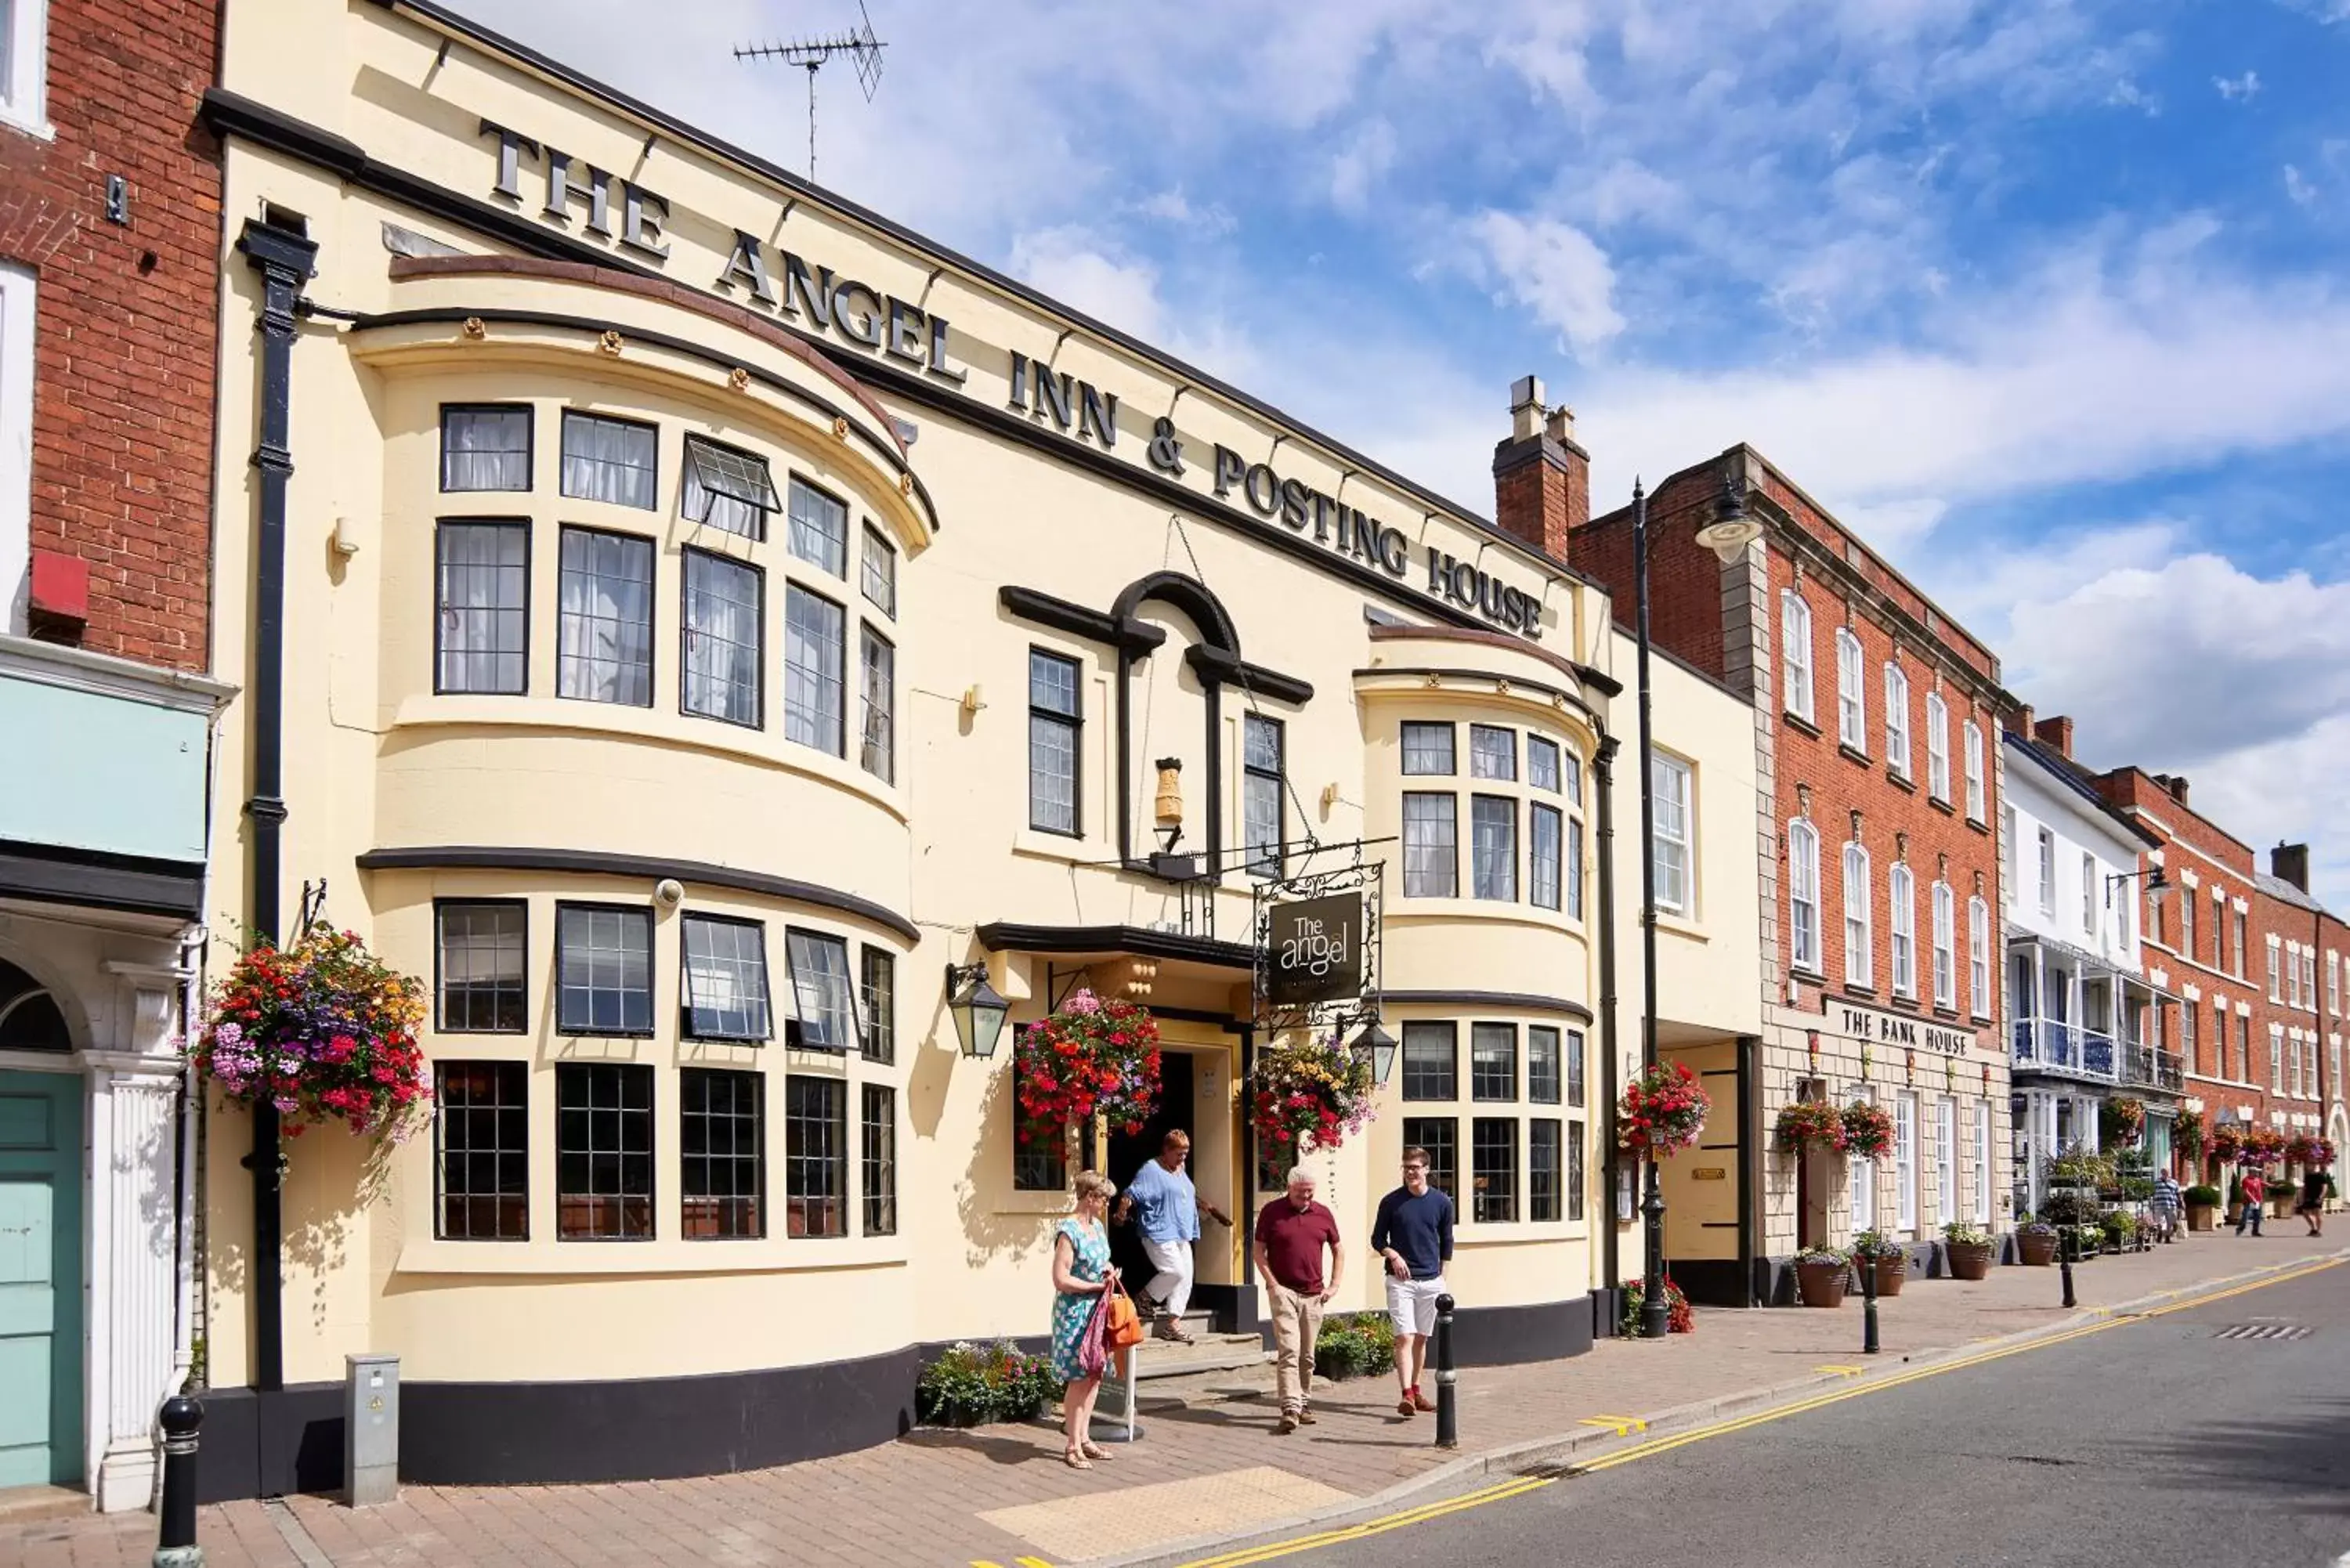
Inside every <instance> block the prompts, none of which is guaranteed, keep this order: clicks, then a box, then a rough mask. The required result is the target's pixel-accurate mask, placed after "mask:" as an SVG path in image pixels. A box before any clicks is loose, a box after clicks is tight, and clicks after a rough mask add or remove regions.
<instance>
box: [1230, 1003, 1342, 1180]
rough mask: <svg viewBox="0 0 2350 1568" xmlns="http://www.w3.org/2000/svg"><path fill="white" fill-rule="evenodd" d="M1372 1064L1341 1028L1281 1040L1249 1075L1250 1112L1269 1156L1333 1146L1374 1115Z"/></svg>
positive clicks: (1278, 1158) (1292, 1156)
mask: <svg viewBox="0 0 2350 1568" xmlns="http://www.w3.org/2000/svg"><path fill="white" fill-rule="evenodd" d="M1371 1088H1372V1084H1371V1064H1370V1063H1368V1062H1367V1061H1365V1060H1363V1059H1362V1058H1361V1057H1358V1056H1357V1055H1355V1054H1353V1053H1351V1052H1349V1051H1347V1049H1346V1048H1345V1047H1344V1046H1343V1045H1341V1044H1339V1043H1338V1037H1337V1036H1336V1034H1331V1035H1327V1036H1324V1037H1322V1038H1319V1039H1317V1038H1315V1037H1312V1036H1305V1037H1302V1038H1293V1039H1289V1040H1284V1041H1277V1042H1275V1043H1274V1044H1272V1045H1269V1046H1267V1047H1266V1048H1265V1051H1264V1054H1263V1055H1261V1056H1259V1057H1258V1058H1257V1059H1256V1065H1255V1067H1254V1068H1253V1069H1252V1070H1251V1072H1250V1075H1249V1116H1250V1119H1251V1121H1252V1122H1253V1124H1254V1126H1255V1127H1256V1135H1257V1140H1258V1147H1259V1148H1260V1149H1261V1150H1262V1151H1263V1156H1264V1158H1266V1159H1269V1160H1273V1161H1276V1162H1287V1161H1291V1160H1294V1159H1295V1158H1297V1157H1298V1156H1300V1155H1302V1154H1304V1153H1305V1152H1306V1151H1307V1150H1309V1149H1333V1148H1336V1147H1338V1146H1339V1145H1340V1144H1342V1143H1344V1142H1345V1141H1346V1140H1347V1138H1349V1137H1353V1136H1354V1135H1355V1134H1356V1133H1358V1132H1360V1131H1362V1130H1363V1125H1364V1124H1365V1123H1366V1122H1368V1121H1369V1120H1370V1119H1371Z"/></svg>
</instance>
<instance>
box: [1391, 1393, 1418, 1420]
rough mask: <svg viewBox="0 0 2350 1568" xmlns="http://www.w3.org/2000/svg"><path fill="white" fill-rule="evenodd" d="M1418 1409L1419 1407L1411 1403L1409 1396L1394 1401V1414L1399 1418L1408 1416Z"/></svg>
mask: <svg viewBox="0 0 2350 1568" xmlns="http://www.w3.org/2000/svg"><path fill="white" fill-rule="evenodd" d="M1417 1409H1419V1406H1417V1405H1415V1404H1413V1403H1412V1402H1411V1396H1410V1395H1409V1394H1407V1395H1405V1396H1404V1397H1402V1398H1400V1399H1399V1400H1397V1401H1396V1414H1397V1415H1399V1416H1409V1415H1410V1414H1411V1413H1412V1412H1413V1411H1415V1410H1417Z"/></svg>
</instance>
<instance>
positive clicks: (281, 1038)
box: [189, 926, 432, 1142]
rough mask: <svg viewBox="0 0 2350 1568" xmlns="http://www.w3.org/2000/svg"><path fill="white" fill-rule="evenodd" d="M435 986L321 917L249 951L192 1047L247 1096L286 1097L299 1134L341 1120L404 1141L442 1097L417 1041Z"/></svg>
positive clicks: (239, 1099) (218, 993) (284, 1105)
mask: <svg viewBox="0 0 2350 1568" xmlns="http://www.w3.org/2000/svg"><path fill="white" fill-rule="evenodd" d="M424 994H425V993H424V986H423V984H422V982H421V981H417V980H415V979H413V978H411V976H408V975H404V974H401V973H400V971H397V970H394V969H392V968H391V967H390V965H388V964H386V963H385V962H384V961H382V960H380V959H379V958H377V957H376V956H375V955H374V954H373V953H371V952H369V951H368V950H367V944H365V943H364V942H362V941H360V940H359V937H358V936H357V935H356V934H355V933H353V932H350V931H338V930H335V929H331V928H328V927H325V926H320V927H317V928H314V929H312V930H311V931H310V932H309V933H308V934H307V935H305V936H304V937H303V938H302V939H301V940H298V941H296V943H295V944H294V945H293V946H292V947H290V948H276V947H271V946H268V945H266V944H264V945H262V946H257V947H255V948H252V949H249V950H246V951H245V952H244V953H243V954H242V955H240V956H239V957H238V959H237V961H236V962H235V964H234V965H233V966H232V967H231V968H230V970H229V972H228V974H227V977H226V978H225V979H224V980H223V981H221V983H220V985H219V987H218V988H217V989H216V990H215V992H213V1002H212V1007H211V1009H210V1011H209V1012H207V1014H206V1021H205V1023H204V1027H203V1031H202V1033H199V1034H198V1035H197V1037H196V1041H195V1044H194V1045H193V1046H192V1048H191V1050H190V1051H189V1057H190V1059H191V1060H192V1061H193V1062H194V1064H195V1066H196V1070H197V1071H198V1072H199V1073H201V1074H203V1075H204V1076H205V1077H206V1078H208V1079H210V1080H211V1081H212V1083H213V1085H216V1086H217V1087H218V1088H219V1089H220V1090H221V1091H222V1092H223V1093H224V1094H225V1095H226V1096H228V1097H229V1098H230V1099H231V1100H233V1101H234V1102H236V1103H237V1104H239V1105H244V1106H257V1105H261V1104H264V1103H267V1104H269V1105H272V1106H276V1110H277V1113H278V1115H279V1116H282V1117H283V1118H284V1127H285V1130H286V1136H287V1137H299V1136H300V1135H301V1133H302V1132H303V1130H304V1129H305V1128H306V1127H314V1126H317V1125H320V1124H323V1123H326V1122H341V1123H342V1124H343V1125H344V1126H346V1127H349V1128H350V1130H351V1131H352V1132H354V1133H357V1134H359V1135H360V1136H361V1137H390V1138H391V1139H392V1140H393V1141H394V1142H398V1141H399V1140H400V1139H401V1138H404V1137H407V1136H408V1135H409V1133H411V1132H412V1131H413V1130H415V1127H416V1125H417V1123H418V1122H419V1121H421V1119H422V1118H421V1111H422V1109H423V1107H424V1106H427V1105H428V1104H429V1103H430V1102H431V1100H432V1089H431V1087H430V1086H429V1085H428V1083H427V1081H426V1075H425V1066H424V1054H423V1052H422V1051H421V1049H419V1048H418V1046H417V1044H416V1028H417V1025H418V1024H420V1023H422V1022H423V1020H424Z"/></svg>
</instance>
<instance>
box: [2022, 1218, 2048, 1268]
mask: <svg viewBox="0 0 2350 1568" xmlns="http://www.w3.org/2000/svg"><path fill="white" fill-rule="evenodd" d="M2015 1255H2016V1257H2017V1258H2018V1259H2019V1260H2020V1261H2021V1262H2022V1264H2023V1266H2024V1267H2026V1268H2028V1269H2044V1268H2046V1267H2048V1266H2049V1265H2050V1264H2051V1263H2054V1262H2055V1261H2056V1227H2055V1226H2054V1225H2052V1224H2050V1223H2049V1222H2048V1221H2047V1220H2037V1219H2034V1218H2033V1216H2031V1215H2029V1214H2022V1215H2018V1216H2017V1217H2016V1224H2015Z"/></svg>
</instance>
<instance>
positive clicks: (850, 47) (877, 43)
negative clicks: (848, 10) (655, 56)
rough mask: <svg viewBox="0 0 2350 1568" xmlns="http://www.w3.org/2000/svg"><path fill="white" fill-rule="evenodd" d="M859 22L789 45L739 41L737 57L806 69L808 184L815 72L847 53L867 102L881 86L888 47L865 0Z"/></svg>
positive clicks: (812, 173)
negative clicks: (877, 32) (846, 29)
mask: <svg viewBox="0 0 2350 1568" xmlns="http://www.w3.org/2000/svg"><path fill="white" fill-rule="evenodd" d="M857 15H858V26H857V29H856V30H855V31H854V32H848V33H834V34H830V35H828V36H824V37H820V38H795V39H794V40H792V41H791V42H790V43H788V44H738V45H736V46H735V48H734V57H735V58H736V59H738V60H781V61H783V62H784V64H785V65H787V66H798V67H801V68H802V69H804V70H806V72H807V95H808V183H809V184H811V185H813V184H815V183H816V72H817V71H818V70H819V69H821V68H822V67H823V66H824V63H825V62H826V61H827V60H828V59H830V58H832V57H833V56H835V55H847V57H848V58H849V61H850V63H851V64H853V65H855V66H856V67H857V85H858V86H859V87H861V88H864V89H865V101H866V102H868V103H871V102H872V101H873V94H874V92H875V91H876V90H877V89H879V87H880V86H881V51H882V50H883V49H886V48H888V47H889V46H888V45H887V44H885V43H883V42H882V41H881V40H880V39H879V38H877V37H875V36H873V18H872V16H871V15H870V14H868V12H867V11H866V9H865V0H857Z"/></svg>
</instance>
